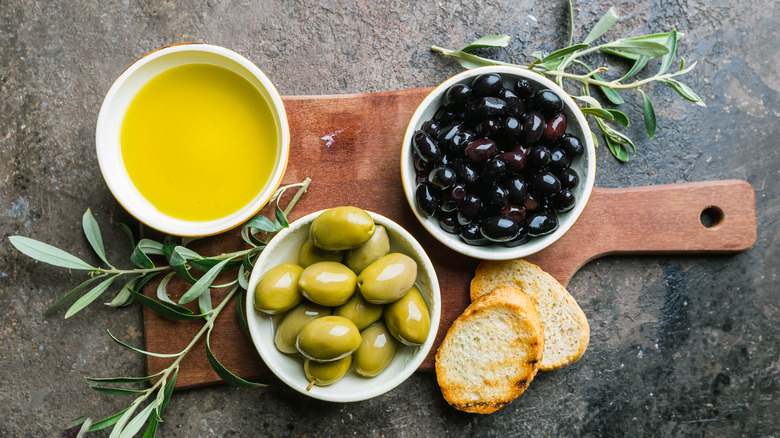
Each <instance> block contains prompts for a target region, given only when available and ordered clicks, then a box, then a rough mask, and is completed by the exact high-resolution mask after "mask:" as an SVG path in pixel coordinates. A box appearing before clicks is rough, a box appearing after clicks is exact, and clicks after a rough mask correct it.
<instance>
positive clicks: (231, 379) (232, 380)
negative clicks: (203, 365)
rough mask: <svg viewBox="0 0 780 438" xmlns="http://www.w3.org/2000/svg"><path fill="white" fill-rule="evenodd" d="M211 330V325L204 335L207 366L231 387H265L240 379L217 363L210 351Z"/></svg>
mask: <svg viewBox="0 0 780 438" xmlns="http://www.w3.org/2000/svg"><path fill="white" fill-rule="evenodd" d="M213 328H214V326H213V325H212V326H211V327H210V328H209V331H208V333H206V357H207V358H208V360H209V364H211V368H213V369H214V371H215V372H216V373H217V375H218V376H219V377H220V378H221V379H222V380H224V381H225V382H226V383H229V384H230V385H233V386H238V387H240V388H257V387H260V386H266V385H263V384H260V383H254V382H250V381H248V380H244V379H242V378H241V377H238V376H237V375H235V374H233V373H231V372H230V371H229V370H228V369H227V368H225V366H224V365H222V364H221V363H220V362H219V360H217V358H216V356H214V353H213V352H212V351H211V329H213Z"/></svg>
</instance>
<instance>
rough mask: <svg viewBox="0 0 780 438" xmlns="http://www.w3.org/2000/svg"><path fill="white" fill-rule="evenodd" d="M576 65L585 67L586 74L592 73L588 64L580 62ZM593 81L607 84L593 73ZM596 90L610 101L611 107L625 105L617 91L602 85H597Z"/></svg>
mask: <svg viewBox="0 0 780 438" xmlns="http://www.w3.org/2000/svg"><path fill="white" fill-rule="evenodd" d="M577 63H578V64H580V65H582V66H583V67H585V68H586V69H587V70H588V72H592V71H593V69H592V68H590V66H589V65H588V64H585V63H584V62H582V61H578V62H577ZM593 79H596V80H597V81H602V82H608V81H605V80H604V78H602V77H601V76H600V75H599V74H598V73H594V74H593ZM598 88H599V90H601V93H602V94H603V95H604V97H606V98H607V100H608V101H610V103H612V104H613V105H622V104H624V103H626V101H625V100H623V98H622V97H620V94H618V92H617V91H615V90H613V89H611V88H609V87H605V86H603V85H599V86H598Z"/></svg>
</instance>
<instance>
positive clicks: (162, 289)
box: [137, 272, 189, 310]
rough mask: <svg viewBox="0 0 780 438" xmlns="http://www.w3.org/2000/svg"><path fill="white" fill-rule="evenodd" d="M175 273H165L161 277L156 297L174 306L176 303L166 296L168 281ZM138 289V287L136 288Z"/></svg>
mask: <svg viewBox="0 0 780 438" xmlns="http://www.w3.org/2000/svg"><path fill="white" fill-rule="evenodd" d="M174 275H176V273H175V272H171V273H169V274H167V275H166V276H165V277H163V279H162V280H160V283H159V284H158V285H157V299H159V300H160V301H162V302H164V303H168V304H171V305H174V306H177V305H178V304H176V303H175V302H174V301H173V300H172V299H171V298H170V297H169V296H168V283H170V281H171V279H172V278H173V276H174ZM137 290H140V289H137ZM188 310H189V309H188Z"/></svg>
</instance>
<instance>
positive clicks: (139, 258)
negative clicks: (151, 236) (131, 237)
mask: <svg viewBox="0 0 780 438" xmlns="http://www.w3.org/2000/svg"><path fill="white" fill-rule="evenodd" d="M146 254H147V253H146V252H144V250H142V249H141V242H138V245H136V247H135V249H133V253H132V254H130V261H131V262H133V264H134V265H136V266H137V267H139V268H141V269H152V268H154V262H152V259H150V258H149V256H148V255H146Z"/></svg>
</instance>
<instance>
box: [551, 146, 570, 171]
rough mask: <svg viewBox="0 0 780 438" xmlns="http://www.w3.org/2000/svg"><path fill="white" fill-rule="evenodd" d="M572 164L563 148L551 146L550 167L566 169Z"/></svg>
mask: <svg viewBox="0 0 780 438" xmlns="http://www.w3.org/2000/svg"><path fill="white" fill-rule="evenodd" d="M570 165H571V157H569V156H568V155H567V154H566V153H565V152H563V149H561V148H558V147H552V148H550V168H551V169H555V170H560V169H565V168H567V167H569V166H570Z"/></svg>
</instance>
